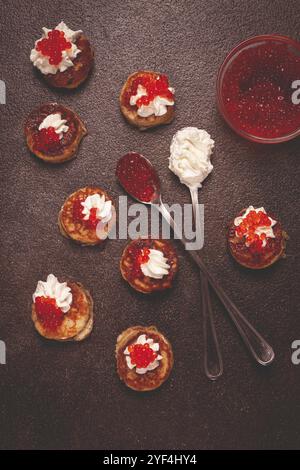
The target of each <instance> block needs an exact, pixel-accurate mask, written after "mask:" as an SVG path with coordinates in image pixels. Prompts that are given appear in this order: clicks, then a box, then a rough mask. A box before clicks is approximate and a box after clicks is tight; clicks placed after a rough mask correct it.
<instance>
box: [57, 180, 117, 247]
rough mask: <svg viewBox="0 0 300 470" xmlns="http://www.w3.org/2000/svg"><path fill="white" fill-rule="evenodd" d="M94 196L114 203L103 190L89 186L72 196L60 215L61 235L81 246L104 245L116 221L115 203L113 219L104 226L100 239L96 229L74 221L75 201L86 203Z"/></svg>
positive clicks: (65, 203)
mask: <svg viewBox="0 0 300 470" xmlns="http://www.w3.org/2000/svg"><path fill="white" fill-rule="evenodd" d="M92 194H100V196H102V195H104V196H105V200H106V201H112V199H111V197H109V196H108V194H107V193H106V191H104V190H103V189H100V188H95V187H88V186H87V187H85V188H81V189H78V190H77V191H75V192H74V193H73V194H71V195H70V196H69V197H68V198H67V199H66V201H65V202H64V204H63V206H62V208H61V210H60V212H59V215H58V226H59V229H60V232H61V234H62V235H63V236H64V237H66V238H70V239H72V240H73V241H75V242H77V243H80V244H81V245H99V244H100V243H103V241H105V239H106V238H107V236H108V234H109V232H110V230H111V229H112V227H113V226H114V224H115V221H116V210H115V207H114V205H113V202H112V218H111V219H110V221H108V222H107V223H106V224H105V225H104V226H103V228H102V230H101V237H100V238H99V237H98V235H97V233H96V229H92V228H89V227H87V226H86V224H85V222H84V221H81V220H74V217H73V209H74V203H75V201H78V200H80V201H84V200H85V199H86V198H87V197H88V196H91V195H92Z"/></svg>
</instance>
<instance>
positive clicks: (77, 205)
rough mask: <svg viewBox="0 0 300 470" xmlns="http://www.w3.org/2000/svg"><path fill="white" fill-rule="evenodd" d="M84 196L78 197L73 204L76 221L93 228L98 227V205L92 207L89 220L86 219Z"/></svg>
mask: <svg viewBox="0 0 300 470" xmlns="http://www.w3.org/2000/svg"><path fill="white" fill-rule="evenodd" d="M82 202H83V199H82V198H77V199H76V200H75V201H74V204H73V220H74V221H75V222H83V223H84V224H85V226H86V227H87V228H89V229H91V230H93V229H96V227H97V225H98V222H99V220H100V219H98V217H97V207H92V209H90V215H89V218H88V219H87V220H85V219H84V217H85V215H84V214H83V213H82V210H83V207H82V205H81V203H82Z"/></svg>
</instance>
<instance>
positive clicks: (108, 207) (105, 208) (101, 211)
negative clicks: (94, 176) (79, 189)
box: [81, 193, 112, 223]
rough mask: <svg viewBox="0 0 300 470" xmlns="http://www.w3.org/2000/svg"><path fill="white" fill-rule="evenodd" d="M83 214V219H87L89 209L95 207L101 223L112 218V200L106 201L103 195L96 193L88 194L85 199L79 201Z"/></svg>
mask: <svg viewBox="0 0 300 470" xmlns="http://www.w3.org/2000/svg"><path fill="white" fill-rule="evenodd" d="M81 205H82V207H83V209H82V213H83V214H84V217H83V220H89V217H90V212H91V209H93V208H96V209H97V211H96V216H97V219H99V220H101V222H102V223H106V222H108V221H109V220H110V219H111V218H112V202H111V201H106V200H105V196H104V195H102V196H100V194H98V193H96V194H92V195H91V196H88V197H87V198H86V199H85V201H83V202H82V203H81Z"/></svg>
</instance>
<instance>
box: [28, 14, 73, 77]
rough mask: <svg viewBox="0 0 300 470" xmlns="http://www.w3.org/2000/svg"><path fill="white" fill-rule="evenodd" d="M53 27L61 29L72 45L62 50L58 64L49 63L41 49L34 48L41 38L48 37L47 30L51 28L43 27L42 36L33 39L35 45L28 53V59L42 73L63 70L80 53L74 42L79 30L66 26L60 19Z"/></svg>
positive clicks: (53, 73) (53, 72) (52, 73)
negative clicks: (35, 39)
mask: <svg viewBox="0 0 300 470" xmlns="http://www.w3.org/2000/svg"><path fill="white" fill-rule="evenodd" d="M54 29H57V30H59V31H63V32H64V33H65V37H66V39H67V41H69V42H70V43H71V44H72V46H71V48H70V49H66V50H64V51H62V60H61V61H60V63H59V64H58V65H54V64H50V62H49V58H48V57H47V56H44V55H43V54H42V53H41V51H37V50H36V45H37V43H38V42H39V41H40V40H41V39H45V38H47V37H48V33H49V31H51V29H47V28H43V33H44V34H43V36H42V37H41V38H40V39H38V40H37V41H35V47H34V49H32V51H31V53H30V60H31V62H32V63H33V65H34V66H35V67H37V68H38V69H39V70H40V71H41V72H42V73H43V74H44V75H47V74H51V75H55V74H56V73H57V72H64V71H65V70H67V69H68V68H69V67H73V65H74V64H73V62H72V60H73V59H75V58H76V57H77V56H78V54H79V53H80V49H78V47H77V46H76V44H75V41H76V39H77V38H78V36H80V34H81V33H82V31H81V30H78V31H73V30H72V29H70V28H68V26H67V25H66V24H65V23H64V22H63V21H61V23H59V24H58V25H57V26H56V27H55V28H54Z"/></svg>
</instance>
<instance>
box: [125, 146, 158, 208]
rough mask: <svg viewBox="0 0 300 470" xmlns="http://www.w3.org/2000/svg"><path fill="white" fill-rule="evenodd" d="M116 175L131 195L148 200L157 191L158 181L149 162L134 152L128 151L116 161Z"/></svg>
mask: <svg viewBox="0 0 300 470" xmlns="http://www.w3.org/2000/svg"><path fill="white" fill-rule="evenodd" d="M116 176H117V178H118V179H119V181H120V183H121V185H122V186H123V188H124V189H125V191H127V192H128V193H129V194H130V195H131V196H133V197H135V198H136V199H139V200H140V201H142V202H150V201H152V200H153V199H155V197H156V195H157V194H158V192H159V188H160V183H159V179H158V176H157V173H156V171H155V170H154V168H153V167H152V165H151V163H150V162H149V161H148V160H147V159H146V158H145V157H143V156H142V155H140V154H139V153H136V152H129V153H127V154H126V155H124V156H123V157H121V158H120V160H119V161H118V165H117V169H116Z"/></svg>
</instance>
